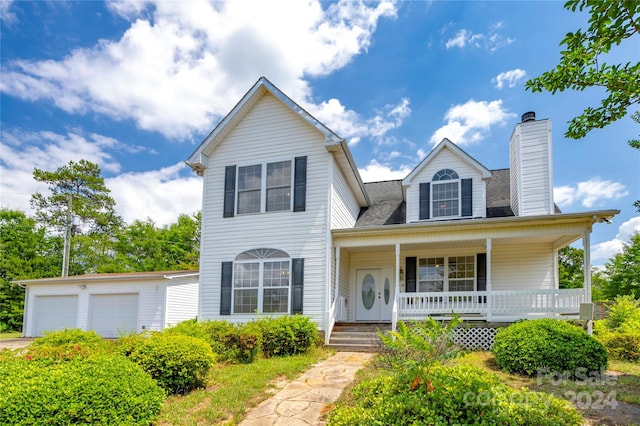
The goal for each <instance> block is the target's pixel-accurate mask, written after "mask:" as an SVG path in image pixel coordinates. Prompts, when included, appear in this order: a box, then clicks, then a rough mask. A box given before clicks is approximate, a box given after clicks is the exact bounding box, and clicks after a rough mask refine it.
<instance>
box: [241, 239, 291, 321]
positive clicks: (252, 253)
mask: <svg viewBox="0 0 640 426" xmlns="http://www.w3.org/2000/svg"><path fill="white" fill-rule="evenodd" d="M290 277H291V261H290V259H289V256H288V255H287V254H286V253H285V252H283V251H281V250H274V249H255V250H249V251H246V252H244V253H241V254H239V255H238V256H237V257H236V261H235V262H234V268H233V313H236V314H241V313H243V314H252V313H256V312H257V313H287V312H289V293H290V292H289V288H290V283H291V279H290Z"/></svg>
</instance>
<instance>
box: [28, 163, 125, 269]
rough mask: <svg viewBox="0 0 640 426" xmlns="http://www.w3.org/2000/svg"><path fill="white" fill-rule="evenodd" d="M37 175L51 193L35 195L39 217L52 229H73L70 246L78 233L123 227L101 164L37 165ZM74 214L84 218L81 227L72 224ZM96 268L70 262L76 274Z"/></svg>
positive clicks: (93, 234)
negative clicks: (46, 167)
mask: <svg viewBox="0 0 640 426" xmlns="http://www.w3.org/2000/svg"><path fill="white" fill-rule="evenodd" d="M33 178H34V179H35V180H36V181H38V182H46V183H48V184H49V192H50V194H48V195H44V194H42V193H40V192H37V193H35V194H33V195H32V196H31V205H32V207H33V208H34V209H35V210H36V219H37V220H38V221H39V222H40V223H41V224H43V225H44V226H45V227H47V229H49V230H52V231H58V232H60V233H66V232H70V235H69V239H70V246H73V245H74V244H73V238H72V237H73V235H75V234H79V235H88V236H90V237H91V238H93V239H96V238H97V239H99V238H100V236H104V235H111V234H113V233H115V232H116V231H117V230H118V229H119V228H120V227H121V226H122V219H121V218H120V217H119V216H118V215H117V214H116V212H115V204H116V203H115V201H114V199H113V198H112V197H111V196H110V195H109V193H110V191H109V189H108V188H107V187H106V186H105V184H104V179H103V178H102V176H101V171H100V167H99V166H98V165H97V164H95V163H92V162H90V161H87V160H80V161H78V162H74V161H70V162H69V164H66V165H64V166H61V167H59V168H58V169H57V170H55V171H53V172H50V171H46V170H41V169H37V168H36V169H34V171H33ZM73 217H76V218H78V219H79V220H80V222H81V223H80V225H79V226H75V225H72V218H73ZM76 245H77V244H76ZM71 257H73V256H70V258H71ZM93 269H95V268H91V267H89V268H87V265H85V266H84V267H83V266H82V265H81V264H78V263H76V264H74V263H73V262H71V261H70V262H69V270H70V271H71V274H72V275H79V274H83V273H86V272H94V270H93ZM64 272H65V271H63V273H64Z"/></svg>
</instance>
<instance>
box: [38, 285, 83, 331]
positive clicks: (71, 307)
mask: <svg viewBox="0 0 640 426" xmlns="http://www.w3.org/2000/svg"><path fill="white" fill-rule="evenodd" d="M33 305H34V306H33V311H32V312H31V315H32V316H33V318H34V320H35V335H36V336H40V335H42V334H43V333H44V332H45V331H54V330H61V329H64V328H77V327H78V296H77V295H74V296H36V297H35V299H34V304H33Z"/></svg>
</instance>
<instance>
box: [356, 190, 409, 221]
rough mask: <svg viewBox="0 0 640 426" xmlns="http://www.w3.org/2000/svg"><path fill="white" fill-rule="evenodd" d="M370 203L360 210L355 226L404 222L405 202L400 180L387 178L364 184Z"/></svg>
mask: <svg viewBox="0 0 640 426" xmlns="http://www.w3.org/2000/svg"><path fill="white" fill-rule="evenodd" d="M364 189H365V191H367V193H368V194H369V200H371V205H370V206H369V207H368V208H364V209H362V210H361V211H360V217H358V220H357V221H356V228H359V227H363V226H379V225H392V224H397V223H404V222H405V203H404V197H403V195H402V181H401V180H387V181H382V182H369V183H365V184H364Z"/></svg>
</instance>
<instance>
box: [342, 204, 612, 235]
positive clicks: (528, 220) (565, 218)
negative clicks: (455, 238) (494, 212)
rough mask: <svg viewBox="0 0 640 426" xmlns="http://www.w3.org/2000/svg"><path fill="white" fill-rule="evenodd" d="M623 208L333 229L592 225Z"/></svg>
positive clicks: (376, 231) (373, 231)
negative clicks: (556, 224) (558, 224)
mask: <svg viewBox="0 0 640 426" xmlns="http://www.w3.org/2000/svg"><path fill="white" fill-rule="evenodd" d="M619 213H620V210H597V211H591V212H582V213H558V214H551V215H549V214H545V215H535V216H509V217H498V218H484V219H460V220H449V221H428V222H411V223H403V224H398V225H382V226H372V227H363V228H345V229H334V230H332V231H331V233H332V235H333V236H334V237H362V236H372V235H388V234H394V233H398V234H403V233H411V232H415V231H417V230H427V229H429V228H437V230H438V231H446V230H451V231H460V230H464V229H473V228H483V227H485V228H499V227H504V226H505V225H513V226H526V225H544V224H552V223H563V222H567V223H576V222H582V223H585V224H588V225H593V224H594V223H600V222H609V221H610V219H611V218H612V217H614V216H615V215H617V214H619Z"/></svg>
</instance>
